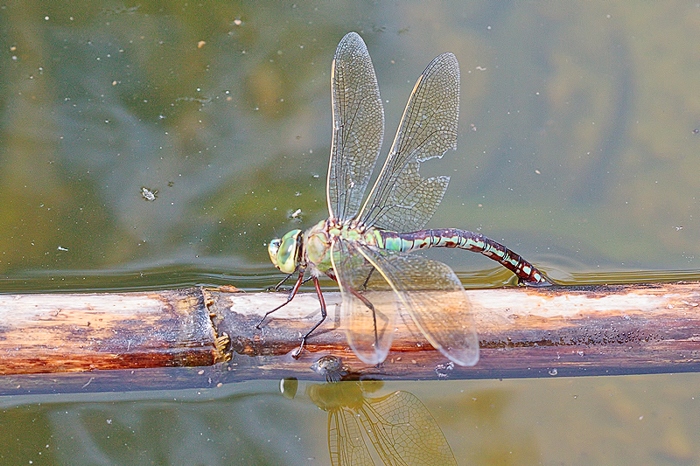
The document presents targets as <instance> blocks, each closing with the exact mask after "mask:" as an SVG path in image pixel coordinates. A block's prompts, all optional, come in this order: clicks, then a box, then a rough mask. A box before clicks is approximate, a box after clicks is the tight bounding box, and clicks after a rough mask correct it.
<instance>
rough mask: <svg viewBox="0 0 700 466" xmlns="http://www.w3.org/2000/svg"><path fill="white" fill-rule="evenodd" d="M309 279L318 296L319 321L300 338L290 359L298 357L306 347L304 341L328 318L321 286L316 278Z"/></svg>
mask: <svg viewBox="0 0 700 466" xmlns="http://www.w3.org/2000/svg"><path fill="white" fill-rule="evenodd" d="M311 279H312V280H313V281H314V287H315V288H316V295H317V296H318V302H319V303H320V304H321V320H319V321H318V322H316V325H314V326H313V327H311V330H309V331H308V332H306V335H304V336H303V337H301V344H300V345H299V347H298V348H297V349H296V351H294V353H293V354H292V357H293V358H294V359H297V358H298V357H299V356H300V355H301V352H302V351H303V350H304V346H305V345H306V340H308V338H309V337H310V336H311V334H312V333H314V330H316V329H317V328H318V327H319V326H320V325H321V324H322V323H323V321H324V320H326V317H327V316H328V311H327V310H326V300H325V299H323V293H322V292H321V285H320V284H319V283H318V278H317V277H314V276H312V277H311Z"/></svg>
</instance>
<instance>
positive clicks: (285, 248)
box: [267, 230, 302, 273]
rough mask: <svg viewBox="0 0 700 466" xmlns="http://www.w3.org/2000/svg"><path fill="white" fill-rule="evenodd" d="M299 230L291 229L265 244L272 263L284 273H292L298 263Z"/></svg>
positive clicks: (299, 250)
mask: <svg viewBox="0 0 700 466" xmlns="http://www.w3.org/2000/svg"><path fill="white" fill-rule="evenodd" d="M301 247H302V245H301V230H292V231H290V232H289V233H287V234H286V235H284V236H283V237H282V238H275V239H273V240H272V241H270V244H269V245H268V246H267V252H268V254H270V260H271V261H272V264H273V265H274V266H275V267H277V268H278V269H280V271H281V272H284V273H294V271H295V270H296V269H297V266H298V265H299V257H300V252H301Z"/></svg>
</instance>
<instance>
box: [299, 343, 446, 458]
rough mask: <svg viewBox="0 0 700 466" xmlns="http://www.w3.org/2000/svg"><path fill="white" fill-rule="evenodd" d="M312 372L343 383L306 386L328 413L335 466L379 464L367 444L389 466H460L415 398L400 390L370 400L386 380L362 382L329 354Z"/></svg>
mask: <svg viewBox="0 0 700 466" xmlns="http://www.w3.org/2000/svg"><path fill="white" fill-rule="evenodd" d="M312 369H314V371H316V372H317V373H319V374H320V375H324V376H325V377H326V379H327V380H337V381H335V382H329V383H325V384H312V385H309V386H308V387H307V388H306V394H307V395H308V397H309V398H310V399H311V401H313V402H314V404H316V406H318V407H319V408H321V409H322V410H324V411H326V412H327V413H328V450H329V452H330V457H331V464H333V465H373V464H375V462H374V459H373V455H372V453H371V452H370V449H369V447H368V443H367V440H369V443H370V444H371V445H372V446H373V447H374V451H375V455H374V456H375V457H378V458H380V459H381V461H382V462H383V463H384V464H389V465H394V464H396V465H435V464H440V465H452V464H454V465H456V464H457V462H456V461H455V458H454V455H453V454H452V450H451V449H450V445H449V444H448V443H447V439H445V436H444V435H443V433H442V430H440V427H439V426H438V424H437V422H435V419H434V418H433V416H432V415H431V414H430V412H429V411H428V409H427V408H426V407H425V405H423V403H421V401H420V400H419V399H418V398H416V396H415V395H413V394H411V393H409V392H405V391H401V390H399V391H395V392H393V393H390V394H388V395H384V396H380V397H372V396H368V395H369V394H371V393H374V392H376V391H377V390H379V389H380V388H381V387H382V386H383V382H382V381H379V380H360V378H359V377H358V374H354V373H352V371H350V369H349V368H347V367H345V366H344V365H343V364H342V361H341V360H340V358H337V357H335V356H324V357H323V358H321V359H319V360H318V361H317V362H316V363H314V365H313V366H312ZM348 379H355V380H348Z"/></svg>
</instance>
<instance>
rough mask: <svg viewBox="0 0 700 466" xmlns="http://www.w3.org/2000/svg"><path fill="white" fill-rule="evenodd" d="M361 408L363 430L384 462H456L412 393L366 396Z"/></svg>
mask: <svg viewBox="0 0 700 466" xmlns="http://www.w3.org/2000/svg"><path fill="white" fill-rule="evenodd" d="M361 411H362V413H363V414H364V415H363V416H360V420H361V421H362V424H363V427H364V429H365V432H367V435H368V437H369V438H370V441H371V442H372V444H373V445H374V448H375V449H376V450H377V453H378V454H379V456H380V457H381V459H382V461H384V463H385V464H390V465H394V464H396V465H409V464H410V465H437V464H440V465H451V464H454V465H456V464H457V461H456V460H455V457H454V455H453V453H452V449H451V448H450V445H449V444H448V443H447V439H446V438H445V435H444V434H443V433H442V430H440V426H438V424H437V422H435V419H434V418H433V416H432V415H431V414H430V411H428V409H427V408H426V407H425V405H424V404H423V403H421V401H420V400H419V399H418V398H416V396H415V395H413V394H412V393H409V392H404V391H397V392H394V393H391V394H389V395H386V396H383V397H381V398H366V399H365V403H364V405H363V408H362V410H361Z"/></svg>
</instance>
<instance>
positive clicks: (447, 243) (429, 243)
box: [379, 228, 551, 286]
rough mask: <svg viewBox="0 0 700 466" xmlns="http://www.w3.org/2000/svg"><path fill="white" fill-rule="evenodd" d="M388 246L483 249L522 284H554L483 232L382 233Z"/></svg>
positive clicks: (435, 230) (430, 231)
mask: <svg viewBox="0 0 700 466" xmlns="http://www.w3.org/2000/svg"><path fill="white" fill-rule="evenodd" d="M379 234H380V236H381V238H382V240H383V242H384V247H385V248H386V249H390V250H393V251H403V252H408V251H414V250H416V249H426V248H459V249H466V250H468V251H473V252H479V253H481V254H483V255H485V256H486V257H488V258H489V259H493V260H495V261H496V262H498V263H499V264H501V265H502V266H503V267H505V268H507V269H508V270H510V271H511V272H513V273H514V274H515V275H516V276H517V277H518V279H519V280H520V282H521V283H525V284H527V285H531V286H543V285H550V284H551V282H550V281H549V280H547V279H546V278H545V277H544V275H542V273H541V272H540V271H539V270H537V268H536V267H535V266H534V265H532V264H530V263H529V262H528V261H526V260H525V259H523V258H522V257H521V256H520V255H519V254H516V253H515V252H513V251H511V250H510V249H508V248H507V247H505V246H503V245H502V244H501V243H499V242H497V241H494V240H492V239H490V238H487V237H486V236H484V235H482V234H481V233H474V232H472V231H466V230H459V229H457V228H437V229H432V230H420V231H414V232H411V233H395V232H390V231H380V232H379Z"/></svg>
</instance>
